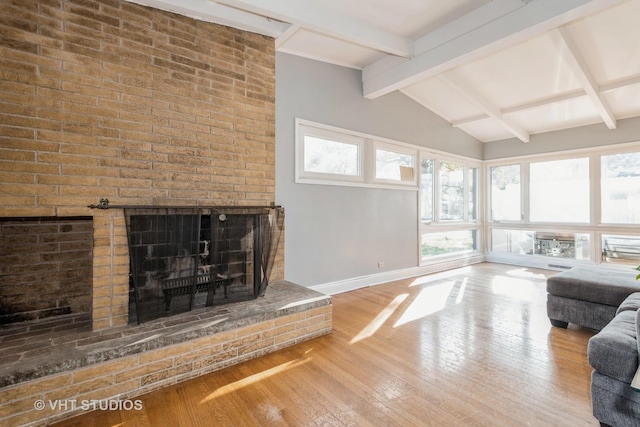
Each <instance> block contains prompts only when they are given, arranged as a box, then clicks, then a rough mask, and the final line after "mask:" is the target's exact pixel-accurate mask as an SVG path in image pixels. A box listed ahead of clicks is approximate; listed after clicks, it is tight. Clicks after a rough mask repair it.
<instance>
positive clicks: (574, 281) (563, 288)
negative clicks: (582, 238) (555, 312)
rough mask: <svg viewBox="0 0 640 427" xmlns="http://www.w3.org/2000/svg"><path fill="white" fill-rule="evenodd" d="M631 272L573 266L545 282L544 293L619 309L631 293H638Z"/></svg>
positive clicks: (638, 288) (634, 274)
mask: <svg viewBox="0 0 640 427" xmlns="http://www.w3.org/2000/svg"><path fill="white" fill-rule="evenodd" d="M636 273H637V272H636V271H635V270H633V269H629V270H628V271H627V270H613V269H608V268H604V267H574V268H572V269H570V270H567V271H563V272H561V273H558V274H555V275H553V276H551V277H549V278H548V279H547V292H549V293H550V294H552V295H557V296H561V297H566V298H573V299H578V300H582V301H589V302H595V303H599V304H606V305H612V306H615V307H618V306H619V305H620V304H622V302H623V301H624V300H625V299H626V298H627V297H628V296H629V295H631V294H632V293H634V292H640V282H638V281H636Z"/></svg>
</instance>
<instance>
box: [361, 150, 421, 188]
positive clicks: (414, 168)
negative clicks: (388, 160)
mask: <svg viewBox="0 0 640 427" xmlns="http://www.w3.org/2000/svg"><path fill="white" fill-rule="evenodd" d="M378 150H383V151H389V152H393V153H398V154H403V155H407V156H411V158H412V159H413V161H412V163H413V165H412V167H411V169H412V172H411V179H410V180H402V179H400V180H395V179H385V178H377V175H378V162H377V157H376V155H377V153H378ZM372 160H373V168H372V169H371V170H372V171H373V182H376V183H384V184H392V185H403V186H412V187H415V186H416V185H417V183H418V164H417V163H418V150H417V149H415V148H414V149H411V148H408V147H403V146H400V145H396V144H389V143H385V142H381V141H378V140H374V141H373V156H372Z"/></svg>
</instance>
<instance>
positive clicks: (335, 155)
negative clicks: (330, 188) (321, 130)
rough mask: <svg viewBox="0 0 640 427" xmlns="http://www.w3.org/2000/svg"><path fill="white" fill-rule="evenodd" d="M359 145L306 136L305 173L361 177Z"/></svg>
mask: <svg viewBox="0 0 640 427" xmlns="http://www.w3.org/2000/svg"><path fill="white" fill-rule="evenodd" d="M359 148H360V147H359V146H358V144H350V143H345V142H337V141H331V140H328V139H323V138H317V137H315V136H311V135H305V136H304V170H305V172H318V173H333V174H338V175H349V176H358V175H360V161H359V158H360V155H359Z"/></svg>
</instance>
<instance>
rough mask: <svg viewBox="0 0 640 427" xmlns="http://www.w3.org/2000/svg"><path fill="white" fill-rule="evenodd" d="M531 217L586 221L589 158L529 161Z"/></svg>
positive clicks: (554, 220)
mask: <svg viewBox="0 0 640 427" xmlns="http://www.w3.org/2000/svg"><path fill="white" fill-rule="evenodd" d="M529 189H530V190H529V191H530V193H529V194H530V219H531V221H539V222H589V199H590V197H589V194H590V191H589V159H588V158H581V159H567V160H555V161H551V162H540V163H531V180H530V183H529Z"/></svg>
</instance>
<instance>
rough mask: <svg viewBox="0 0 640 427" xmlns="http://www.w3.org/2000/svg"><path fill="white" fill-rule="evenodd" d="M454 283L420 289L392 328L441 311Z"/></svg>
mask: <svg viewBox="0 0 640 427" xmlns="http://www.w3.org/2000/svg"><path fill="white" fill-rule="evenodd" d="M455 283H456V282H455V281H453V280H451V281H448V282H443V283H437V284H434V285H429V286H425V287H424V288H422V289H421V290H420V293H419V294H418V295H417V296H416V298H415V299H414V300H413V301H412V302H411V304H410V305H409V307H407V309H406V310H405V312H404V313H403V314H402V317H400V319H398V321H397V322H396V323H395V325H393V327H394V328H397V327H398V326H402V325H405V324H407V323H409V322H413V321H414V320H418V319H421V318H423V317H426V316H428V315H430V314H433V313H436V312H438V311H440V310H442V309H443V308H444V307H445V305H446V303H447V299H448V298H449V294H451V290H452V289H453V285H454V284H455Z"/></svg>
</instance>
